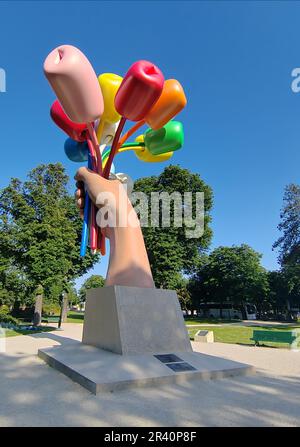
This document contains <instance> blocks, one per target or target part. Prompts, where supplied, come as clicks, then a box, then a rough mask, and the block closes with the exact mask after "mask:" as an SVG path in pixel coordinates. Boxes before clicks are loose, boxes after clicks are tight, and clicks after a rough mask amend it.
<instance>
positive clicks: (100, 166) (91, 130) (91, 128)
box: [87, 123, 102, 175]
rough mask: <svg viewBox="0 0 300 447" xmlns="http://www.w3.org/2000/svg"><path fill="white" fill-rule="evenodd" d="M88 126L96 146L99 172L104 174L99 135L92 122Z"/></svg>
mask: <svg viewBox="0 0 300 447" xmlns="http://www.w3.org/2000/svg"><path fill="white" fill-rule="evenodd" d="M87 128H88V131H89V134H90V138H91V140H92V143H93V146H94V151H95V153H96V156H97V171H98V174H100V175H102V157H101V152H100V149H99V144H98V140H97V135H96V132H95V129H94V126H93V125H92V124H91V123H88V124H87Z"/></svg>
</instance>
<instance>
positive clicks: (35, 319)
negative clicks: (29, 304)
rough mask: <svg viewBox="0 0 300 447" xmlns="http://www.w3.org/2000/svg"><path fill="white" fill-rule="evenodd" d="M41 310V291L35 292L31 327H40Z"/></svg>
mask: <svg viewBox="0 0 300 447" xmlns="http://www.w3.org/2000/svg"><path fill="white" fill-rule="evenodd" d="M42 309H43V293H42V292H41V290H39V291H38V292H37V295H36V298H35V306H34V315H33V322H32V323H33V326H40V324H41V322H42Z"/></svg>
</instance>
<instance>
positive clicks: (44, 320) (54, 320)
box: [42, 317, 59, 324]
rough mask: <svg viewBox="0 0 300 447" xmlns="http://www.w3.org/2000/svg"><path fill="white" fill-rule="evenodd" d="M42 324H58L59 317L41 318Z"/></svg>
mask: <svg viewBox="0 0 300 447" xmlns="http://www.w3.org/2000/svg"><path fill="white" fill-rule="evenodd" d="M42 323H47V324H49V323H59V317H43V318H42Z"/></svg>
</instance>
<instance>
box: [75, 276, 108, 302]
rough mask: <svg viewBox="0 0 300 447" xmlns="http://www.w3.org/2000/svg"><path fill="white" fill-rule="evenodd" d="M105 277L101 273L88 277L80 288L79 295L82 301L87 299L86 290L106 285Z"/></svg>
mask: <svg viewBox="0 0 300 447" xmlns="http://www.w3.org/2000/svg"><path fill="white" fill-rule="evenodd" d="M104 282H105V279H104V278H103V276H101V275H91V276H90V277H89V278H87V279H86V280H85V281H84V283H83V284H82V286H81V287H80V289H79V292H78V296H79V300H80V302H81V303H82V302H84V301H85V300H86V292H87V291H88V290H89V289H96V288H97V287H104Z"/></svg>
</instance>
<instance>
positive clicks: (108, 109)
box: [97, 73, 123, 140]
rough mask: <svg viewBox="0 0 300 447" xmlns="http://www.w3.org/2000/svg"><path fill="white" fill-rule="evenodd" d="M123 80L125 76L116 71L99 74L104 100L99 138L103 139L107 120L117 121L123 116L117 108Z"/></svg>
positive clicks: (110, 121) (109, 121)
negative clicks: (115, 72) (119, 90)
mask: <svg viewBox="0 0 300 447" xmlns="http://www.w3.org/2000/svg"><path fill="white" fill-rule="evenodd" d="M122 80H123V78H122V77H121V76H119V75H117V74H114V73H102V74H101V75H100V76H98V82H99V85H100V87H101V91H102V96H103V101H104V112H103V114H102V117H101V121H100V124H99V126H98V130H97V137H98V140H100V139H101V135H102V132H103V128H104V124H105V123H106V122H108V123H116V122H117V121H119V120H120V118H121V116H120V115H119V114H118V112H117V111H116V109H115V96H116V93H117V91H118V89H119V87H120V84H121V82H122Z"/></svg>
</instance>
